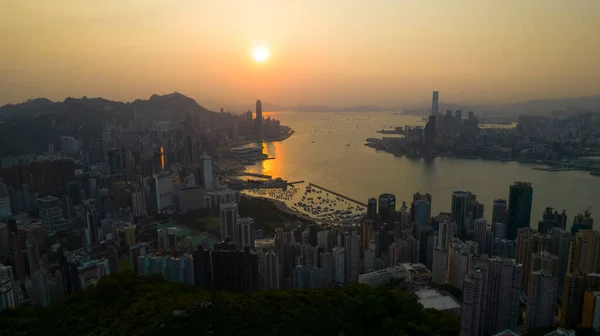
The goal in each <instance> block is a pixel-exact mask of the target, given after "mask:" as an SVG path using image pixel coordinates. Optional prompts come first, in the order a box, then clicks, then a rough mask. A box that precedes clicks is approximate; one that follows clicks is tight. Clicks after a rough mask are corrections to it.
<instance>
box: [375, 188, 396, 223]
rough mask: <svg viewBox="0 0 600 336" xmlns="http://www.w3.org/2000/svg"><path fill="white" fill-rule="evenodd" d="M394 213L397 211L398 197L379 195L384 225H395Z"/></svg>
mask: <svg viewBox="0 0 600 336" xmlns="http://www.w3.org/2000/svg"><path fill="white" fill-rule="evenodd" d="M394 211H396V196H394V195H392V194H381V195H379V214H380V215H381V220H382V221H383V222H384V223H388V224H390V225H392V224H393V223H394V219H393V217H394Z"/></svg>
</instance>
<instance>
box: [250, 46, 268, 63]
mask: <svg viewBox="0 0 600 336" xmlns="http://www.w3.org/2000/svg"><path fill="white" fill-rule="evenodd" d="M269 56H270V53H269V49H267V47H265V46H258V47H256V48H254V50H253V51H252V58H253V59H254V61H255V62H258V63H263V62H265V61H266V60H268V59H269Z"/></svg>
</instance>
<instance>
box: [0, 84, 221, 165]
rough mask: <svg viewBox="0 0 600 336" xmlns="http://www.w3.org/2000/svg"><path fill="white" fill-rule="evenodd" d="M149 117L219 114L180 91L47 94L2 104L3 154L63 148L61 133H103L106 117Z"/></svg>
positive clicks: (86, 135) (91, 136)
mask: <svg viewBox="0 0 600 336" xmlns="http://www.w3.org/2000/svg"><path fill="white" fill-rule="evenodd" d="M134 112H136V113H138V114H141V115H143V116H144V117H145V118H147V119H149V120H155V121H160V120H172V119H174V120H180V119H182V118H184V117H185V116H186V115H187V114H191V115H193V114H196V115H200V116H201V117H203V116H208V115H211V114H216V112H211V111H209V110H207V109H205V108H204V107H202V106H200V105H199V104H198V103H197V102H196V101H195V100H193V99H192V98H189V97H186V96H184V95H182V94H180V93H172V94H167V95H162V96H160V95H152V96H151V97H150V98H149V99H148V100H143V99H138V100H136V101H134V102H131V103H124V102H118V101H111V100H107V99H104V98H67V99H65V100H64V101H62V102H53V101H51V100H48V99H45V98H38V99H32V100H28V101H26V102H23V103H20V104H9V105H4V106H2V107H0V157H2V156H10V155H21V154H25V153H42V152H45V151H47V149H48V144H54V146H55V148H56V149H57V150H58V149H59V148H60V143H59V141H60V136H61V135H68V136H74V137H76V138H80V139H83V140H84V142H85V143H87V142H88V141H89V140H92V139H99V138H101V137H102V129H103V127H104V122H105V121H111V122H116V123H120V124H125V125H126V124H127V123H128V121H129V120H130V119H131V118H132V117H133V113H134Z"/></svg>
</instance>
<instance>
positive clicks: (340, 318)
mask: <svg viewBox="0 0 600 336" xmlns="http://www.w3.org/2000/svg"><path fill="white" fill-rule="evenodd" d="M458 333H459V320H458V317H456V316H450V315H444V314H441V313H439V312H437V311H433V310H424V309H423V308H422V307H421V306H420V305H419V304H418V302H417V301H416V300H415V299H414V298H413V297H412V296H411V295H410V294H408V293H399V292H394V291H390V290H388V289H385V288H378V289H373V288H370V287H368V286H364V285H352V286H348V287H345V288H343V289H319V290H281V291H263V292H255V293H248V294H229V293H224V292H206V291H201V290H199V289H197V288H195V287H191V286H188V285H185V284H172V283H168V282H167V281H166V280H165V279H164V278H163V277H162V276H159V275H152V276H148V277H141V276H135V275H132V274H131V273H129V272H125V273H120V274H117V275H112V276H107V277H105V278H102V280H101V281H100V282H99V284H98V285H97V286H95V287H90V288H87V289H85V290H83V291H81V292H79V293H77V294H75V295H73V296H71V297H69V298H68V299H67V300H65V301H64V302H62V303H60V304H56V305H53V306H51V307H49V308H34V307H19V308H18V309H14V310H7V311H4V312H2V313H0V335H3V336H4V335H28V336H34V335H62V336H65V335H215V336H216V335H278V336H281V335H410V336H413V335H419V336H429V335H431V336H434V335H448V336H456V335H458Z"/></svg>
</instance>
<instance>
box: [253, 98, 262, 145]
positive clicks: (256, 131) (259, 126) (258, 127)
mask: <svg viewBox="0 0 600 336" xmlns="http://www.w3.org/2000/svg"><path fill="white" fill-rule="evenodd" d="M254 122H255V125H254V135H255V137H256V138H257V139H259V140H261V139H262V136H263V115H262V102H261V101H260V100H257V101H256V120H255V121H254Z"/></svg>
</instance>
